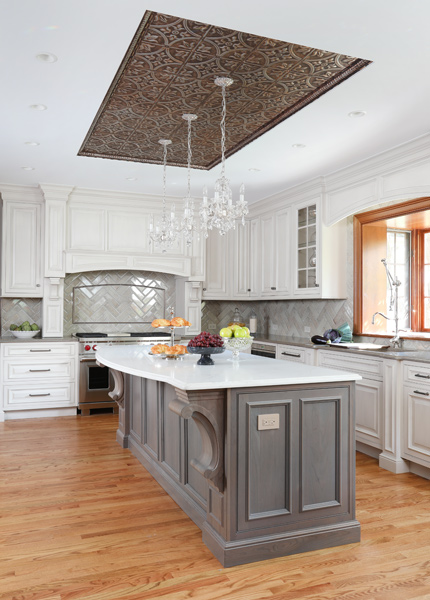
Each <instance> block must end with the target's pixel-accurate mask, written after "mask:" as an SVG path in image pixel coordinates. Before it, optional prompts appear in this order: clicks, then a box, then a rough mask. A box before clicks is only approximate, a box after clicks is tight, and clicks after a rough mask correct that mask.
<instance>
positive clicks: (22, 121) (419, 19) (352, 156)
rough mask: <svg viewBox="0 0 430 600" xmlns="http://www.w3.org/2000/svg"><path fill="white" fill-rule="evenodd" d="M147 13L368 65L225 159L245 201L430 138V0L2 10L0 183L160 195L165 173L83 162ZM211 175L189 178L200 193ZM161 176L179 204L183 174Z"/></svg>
mask: <svg viewBox="0 0 430 600" xmlns="http://www.w3.org/2000/svg"><path fill="white" fill-rule="evenodd" d="M145 10H153V11H157V12H163V13H167V14H171V15H174V16H178V17H184V18H190V19H193V20H196V21H203V22H205V23H210V24H214V25H219V26H224V27H228V28H231V29H238V30H241V31H245V32H248V33H253V34H256V35H260V36H266V37H270V38H275V39H279V40H284V41H288V42H293V43H296V44H303V45H306V46H313V47H315V48H321V49H324V50H331V51H333V52H337V53H341V54H348V55H351V56H355V57H359V58H363V59H368V60H372V61H373V64H372V65H370V66H368V67H366V68H365V69H364V70H362V71H360V72H358V73H357V74H355V75H354V76H353V77H351V78H350V79H348V80H347V81H345V82H343V83H342V84H341V85H339V86H337V87H335V88H334V89H333V90H331V91H329V92H328V93H327V94H325V95H324V96H322V97H321V98H320V99H318V100H316V101H315V102H314V103H313V104H310V105H309V106H307V107H306V108H304V109H303V110H301V111H300V112H299V113H297V114H295V115H294V116H292V117H290V118H289V119H287V120H286V121H284V122H283V123H281V124H280V125H278V126H277V127H275V128H274V129H272V130H271V131H269V132H268V133H266V134H264V135H263V136H261V137H260V138H259V139H258V140H256V141H254V142H252V143H251V144H250V145H248V146H247V147H245V148H244V149H243V150H241V151H239V152H238V153H236V154H235V155H234V156H233V157H231V158H230V159H228V161H227V176H228V177H229V178H230V180H231V183H232V186H233V189H234V191H235V192H237V191H238V187H239V185H240V183H241V182H242V181H244V182H245V185H246V187H247V199H248V200H249V201H250V202H253V201H256V200H258V199H261V198H264V197H267V196H270V195H272V194H274V193H276V192H279V191H281V190H283V189H286V188H289V187H291V186H293V185H296V184H298V183H301V182H304V181H307V180H309V179H312V178H314V177H317V176H320V175H326V174H328V173H331V172H333V171H336V170H338V169H340V168H343V167H345V166H347V165H349V164H352V163H355V162H358V161H360V160H362V159H365V158H367V157H369V156H372V155H374V154H378V153H380V152H382V151H384V150H386V149H388V148H391V147H393V146H397V145H399V144H402V143H403V142H406V141H408V140H410V139H413V138H415V137H418V136H420V135H422V134H425V133H428V132H429V131H430V118H429V114H430V77H429V61H430V35H429V24H430V2H429V0H412V1H409V2H407V1H406V0H356V1H355V2H352V1H351V0H326V1H325V2H323V1H322V0H295V1H294V2H293V1H291V0H265V1H264V2H261V1H258V2H257V1H256V0H242V1H241V2H239V0H233V1H232V0H217V1H216V2H214V1H209V0H188V1H186V0H157V1H155V0H38V1H35V0H19V1H11V0H0V14H1V19H0V83H1V94H0V115H1V121H0V125H1V127H0V182H2V183H10V184H21V185H30V186H37V185H38V184H39V183H51V184H63V185H68V186H77V187H84V188H95V189H105V190H118V191H126V192H136V193H139V194H157V195H158V194H160V193H161V189H162V170H161V169H162V167H160V166H156V165H148V164H140V163H131V162H125V161H124V162H123V161H114V160H106V159H98V158H86V157H78V156H77V152H78V150H79V147H80V146H81V143H82V141H83V139H84V137H85V135H86V133H87V131H88V129H89V127H90V125H91V123H92V121H93V119H94V116H95V114H96V112H97V110H98V108H99V106H100V104H101V102H102V100H103V98H104V96H105V94H106V92H107V90H108V88H109V85H110V83H111V81H112V79H113V77H114V75H115V73H116V71H117V69H118V66H119V65H120V63H121V61H122V59H123V57H124V54H125V52H126V50H127V48H128V46H129V44H130V42H131V39H132V37H133V35H134V33H135V31H136V29H137V26H138V25H139V23H140V21H141V19H142V17H143V14H144V12H145ZM41 52H50V53H53V54H55V55H56V56H57V57H58V61H57V62H55V63H52V64H49V63H43V62H40V61H38V60H37V59H36V58H35V56H36V54H38V53H41ZM31 104H45V105H46V106H47V107H48V110H46V111H44V112H39V111H34V110H31V109H30V108H29V106H30V105H31ZM358 110H361V111H366V112H367V115H366V116H365V117H363V118H355V119H353V118H350V117H348V113H349V112H351V111H358ZM28 141H37V142H39V143H40V145H39V146H35V147H32V146H28V145H25V142H28ZM293 144H305V145H306V148H303V149H294V148H293V147H292V146H293ZM22 167H34V169H35V170H33V171H25V170H23V169H22ZM219 169H220V167H219V166H218V167H214V169H212V171H208V172H202V171H193V173H192V191H193V193H194V195H196V196H197V195H199V193H200V191H201V188H202V186H203V185H204V184H206V185H208V186H209V187H210V188H211V185H212V183H213V181H214V180H215V179H216V178H217V177H218V174H219ZM249 169H260V171H250V170H249ZM128 177H136V178H137V180H136V181H128V180H127V178H128ZM167 179H168V182H167V192H168V194H169V195H170V194H171V195H178V196H182V195H184V193H185V188H186V170H185V169H180V168H176V167H170V168H169V169H168V173H167Z"/></svg>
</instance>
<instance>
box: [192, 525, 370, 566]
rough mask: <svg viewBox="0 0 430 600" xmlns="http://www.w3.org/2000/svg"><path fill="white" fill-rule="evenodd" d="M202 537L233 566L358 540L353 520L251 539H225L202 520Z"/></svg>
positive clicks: (223, 563)
mask: <svg viewBox="0 0 430 600" xmlns="http://www.w3.org/2000/svg"><path fill="white" fill-rule="evenodd" d="M203 541H204V543H205V544H206V546H207V547H208V548H209V550H210V551H211V552H212V554H214V556H215V557H216V558H217V559H218V560H219V562H220V563H221V564H222V566H223V567H235V566H237V565H243V564H247V563H251V562H258V561H260V560H268V559H271V558H279V557H281V556H289V555H291V554H301V553H303V552H312V551H313V550H321V549H323V548H331V547H334V546H345V545H347V544H356V543H358V542H359V541H360V524H359V522H358V521H355V520H353V521H347V522H346V523H339V524H337V525H330V526H328V527H318V528H314V529H306V530H301V531H300V530H299V531H294V532H292V533H282V534H274V535H270V536H264V537H260V538H255V539H253V540H249V539H248V540H239V541H232V542H226V541H225V540H223V539H222V538H221V537H220V536H219V535H218V534H217V532H216V531H214V529H212V527H211V526H210V525H209V524H208V523H205V524H204V527H203Z"/></svg>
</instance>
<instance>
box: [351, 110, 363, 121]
mask: <svg viewBox="0 0 430 600" xmlns="http://www.w3.org/2000/svg"><path fill="white" fill-rule="evenodd" d="M366 114H367V113H366V111H365V110H353V111H352V112H350V113H348V117H351V118H352V119H356V118H359V117H365V116H366Z"/></svg>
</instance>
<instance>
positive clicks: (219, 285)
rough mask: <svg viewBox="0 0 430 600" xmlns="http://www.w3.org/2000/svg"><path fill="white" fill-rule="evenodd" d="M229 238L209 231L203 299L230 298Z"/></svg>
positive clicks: (214, 231) (230, 260)
mask: <svg viewBox="0 0 430 600" xmlns="http://www.w3.org/2000/svg"><path fill="white" fill-rule="evenodd" d="M228 247H229V236H228V235H225V236H221V235H220V234H219V233H218V231H216V230H212V231H209V236H208V238H207V240H206V279H205V282H204V284H203V294H202V295H203V298H214V299H217V298H222V299H225V298H227V297H228V293H229V288H228V284H229V282H230V276H229V273H230V267H231V265H232V259H231V256H229V253H228V250H229V249H228Z"/></svg>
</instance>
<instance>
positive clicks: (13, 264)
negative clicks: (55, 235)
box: [2, 202, 43, 298]
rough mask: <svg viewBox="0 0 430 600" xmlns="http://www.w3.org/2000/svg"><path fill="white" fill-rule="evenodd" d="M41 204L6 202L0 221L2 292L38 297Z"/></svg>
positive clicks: (40, 290) (40, 255)
mask: <svg viewBox="0 0 430 600" xmlns="http://www.w3.org/2000/svg"><path fill="white" fill-rule="evenodd" d="M41 214H42V207H41V205H40V204H36V203H34V204H33V203H24V202H16V203H15V202H6V203H5V214H4V224H3V240H4V241H3V250H4V252H3V256H2V269H3V278H2V282H3V285H2V288H3V289H2V295H3V296H14V297H33V298H34V297H35V298H37V297H42V295H43V287H42V247H41Z"/></svg>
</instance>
